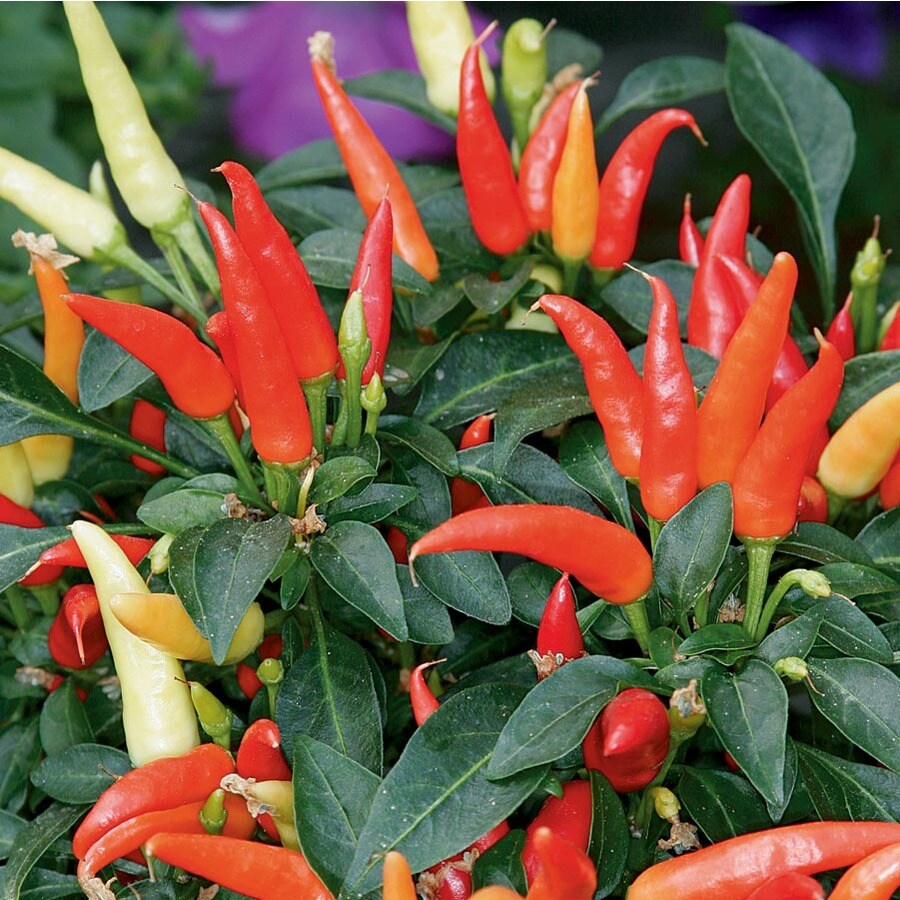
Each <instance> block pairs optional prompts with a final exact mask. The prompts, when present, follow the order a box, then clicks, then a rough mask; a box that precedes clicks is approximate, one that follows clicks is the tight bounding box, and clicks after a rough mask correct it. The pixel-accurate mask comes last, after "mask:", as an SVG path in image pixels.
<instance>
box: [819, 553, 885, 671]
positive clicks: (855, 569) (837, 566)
mask: <svg viewBox="0 0 900 900" xmlns="http://www.w3.org/2000/svg"><path fill="white" fill-rule="evenodd" d="M819 574H821V575H824V576H825V577H826V578H827V579H828V580H829V581H830V582H831V592H832V593H833V594H840V595H841V596H842V597H846V598H847V599H848V600H857V599H858V598H860V597H867V596H872V595H873V594H890V593H893V592H895V591H898V590H900V582H898V581H896V580H895V579H893V578H891V576H890V575H886V574H885V573H884V572H879V571H878V569H873V568H872V567H871V566H861V565H858V564H857V563H850V562H842V563H829V564H828V565H825V566H822V568H821V569H819ZM848 655H850V656H852V655H853V654H848Z"/></svg>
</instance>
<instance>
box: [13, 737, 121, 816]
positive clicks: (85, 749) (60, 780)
mask: <svg viewBox="0 0 900 900" xmlns="http://www.w3.org/2000/svg"><path fill="white" fill-rule="evenodd" d="M130 769H131V761H130V760H129V759H128V754H127V753H125V752H123V751H122V750H117V749H116V748H115V747H107V746H105V745H103V744H75V745H74V746H71V747H67V748H66V749H65V750H63V751H61V752H60V753H56V754H54V755H53V756H50V757H47V758H46V759H44V760H43V761H42V762H41V764H40V765H39V766H38V767H37V768H36V769H35V770H34V771H33V772H32V773H31V783H32V784H33V785H34V786H35V787H37V788H40V789H41V790H42V791H43V792H44V793H45V794H47V795H48V796H50V797H52V798H53V799H54V800H59V801H60V802H61V803H94V802H95V801H96V800H97V798H98V797H99V796H100V795H101V794H102V793H103V792H104V791H105V790H106V789H107V788H108V787H109V786H110V785H111V784H113V783H114V782H115V776H117V775H124V774H125V773H126V772H128V771H130Z"/></svg>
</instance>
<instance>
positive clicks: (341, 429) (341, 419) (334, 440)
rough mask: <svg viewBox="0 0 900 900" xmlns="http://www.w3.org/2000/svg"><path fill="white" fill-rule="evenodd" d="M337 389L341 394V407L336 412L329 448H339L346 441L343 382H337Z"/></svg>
mask: <svg viewBox="0 0 900 900" xmlns="http://www.w3.org/2000/svg"><path fill="white" fill-rule="evenodd" d="M338 389H339V390H340V392H341V405H340V409H339V410H338V417H337V421H336V422H335V423H334V428H333V429H332V432H331V446H332V447H341V446H343V444H344V442H345V441H346V440H347V399H346V398H347V384H346V382H344V381H339V382H338Z"/></svg>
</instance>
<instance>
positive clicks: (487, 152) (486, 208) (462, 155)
mask: <svg viewBox="0 0 900 900" xmlns="http://www.w3.org/2000/svg"><path fill="white" fill-rule="evenodd" d="M495 24H496V23H494V24H492V25H490V26H489V27H488V28H487V29H486V30H485V31H483V32H482V33H481V35H479V37H478V38H476V40H475V43H474V44H472V46H471V47H469V49H468V50H467V51H466V55H465V56H464V57H463V61H462V66H461V67H460V71H459V116H458V118H457V122H456V156H457V160H458V162H459V174H460V177H461V178H462V184H463V190H464V191H465V194H466V202H467V204H468V206H469V215H470V216H471V218H472V227H473V228H474V229H475V234H477V235H478V239H479V240H480V241H481V243H482V244H484V246H485V247H487V248H488V250H490V251H491V253H496V254H497V255H498V256H507V255H509V254H510V253H515V252H516V250H518V249H519V248H520V247H522V246H523V245H524V244H525V242H526V241H527V240H528V238H529V237H530V235H531V229H530V227H529V225H528V220H527V219H526V217H525V210H524V209H523V208H522V202H521V201H520V199H519V188H518V185H517V184H516V176H515V174H514V172H513V165H512V159H511V158H510V155H509V147H508V146H507V144H506V140H505V138H504V137H503V134H502V133H501V131H500V126H499V125H498V124H497V119H496V117H495V116H494V110H493V109H492V108H491V101H490V99H489V98H488V95H487V91H486V90H485V88H484V80H483V78H482V76H481V66H480V64H479V53H480V50H481V45H482V43H483V42H484V40H485V39H486V38H487V37H488V35H489V34H490V33H491V31H493V29H494V27H495Z"/></svg>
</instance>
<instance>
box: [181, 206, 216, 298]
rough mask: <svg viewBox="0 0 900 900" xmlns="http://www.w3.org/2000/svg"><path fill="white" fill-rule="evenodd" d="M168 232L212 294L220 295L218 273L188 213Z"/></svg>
mask: <svg viewBox="0 0 900 900" xmlns="http://www.w3.org/2000/svg"><path fill="white" fill-rule="evenodd" d="M169 234H171V235H172V237H173V238H174V239H175V241H176V242H177V244H178V246H179V247H181V249H182V250H183V251H184V252H185V253H186V254H187V258H188V259H189V260H190V261H191V262H192V263H193V264H194V268H195V269H196V270H197V271H198V272H199V273H200V277H201V278H202V279H203V282H204V284H205V285H206V286H207V287H208V288H209V289H210V291H212V294H213V296H214V297H220V296H221V293H222V288H221V285H220V284H219V273H218V271H217V269H216V264H215V262H214V261H213V259H212V257H211V256H210V255H209V251H208V250H207V249H206V244H204V243H203V239H202V238H201V237H200V232H199V231H197V226H196V224H195V223H194V220H193V218H191V216H190V214H188V215H187V216H185V218H183V219H182V220H181V221H179V223H178V224H177V225H176V226H175V227H174V228H173V229H171V230H170V231H169Z"/></svg>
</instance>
